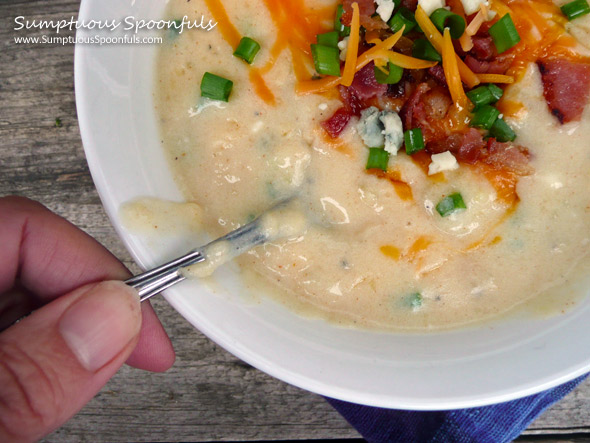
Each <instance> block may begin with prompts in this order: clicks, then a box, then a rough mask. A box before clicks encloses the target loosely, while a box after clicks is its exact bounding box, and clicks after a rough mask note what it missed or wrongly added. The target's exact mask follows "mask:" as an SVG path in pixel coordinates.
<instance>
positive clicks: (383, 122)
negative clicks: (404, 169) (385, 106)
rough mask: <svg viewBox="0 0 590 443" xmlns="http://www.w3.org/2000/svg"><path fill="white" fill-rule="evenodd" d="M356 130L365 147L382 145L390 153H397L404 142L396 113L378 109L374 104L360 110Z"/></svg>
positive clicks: (399, 119)
mask: <svg viewBox="0 0 590 443" xmlns="http://www.w3.org/2000/svg"><path fill="white" fill-rule="evenodd" d="M357 132H358V134H359V135H360V137H361V138H362V140H363V143H364V144H365V145H366V146H367V147H369V148H377V147H381V146H383V148H384V149H385V150H386V151H387V152H389V153H390V154H391V155H397V152H398V151H399V149H400V148H401V147H402V144H403V143H404V129H403V125H402V120H401V118H400V117H399V115H398V113H397V112H394V111H379V109H377V108H376V107H374V106H371V107H370V108H367V109H365V110H364V111H362V112H361V118H360V120H359V122H358V124H357Z"/></svg>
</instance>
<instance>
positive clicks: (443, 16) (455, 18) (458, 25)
mask: <svg viewBox="0 0 590 443" xmlns="http://www.w3.org/2000/svg"><path fill="white" fill-rule="evenodd" d="M430 20H431V21H432V23H434V26H436V27H437V28H438V30H439V31H440V32H444V30H445V28H449V31H450V32H451V38H454V39H457V38H460V37H461V36H462V35H463V33H464V32H465V19H464V18H463V17H461V16H460V15H457V14H454V13H452V12H451V11H449V10H448V9H445V8H438V9H436V10H434V12H433V13H432V14H430Z"/></svg>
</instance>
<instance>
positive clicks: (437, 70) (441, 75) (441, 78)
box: [428, 63, 447, 87]
mask: <svg viewBox="0 0 590 443" xmlns="http://www.w3.org/2000/svg"><path fill="white" fill-rule="evenodd" d="M428 74H430V76H431V77H432V78H433V79H434V80H435V81H436V82H437V83H438V84H439V85H441V86H445V87H446V86H447V78H446V76H445V70H444V69H443V67H442V66H441V65H440V63H439V64H438V65H434V66H433V67H432V68H428Z"/></svg>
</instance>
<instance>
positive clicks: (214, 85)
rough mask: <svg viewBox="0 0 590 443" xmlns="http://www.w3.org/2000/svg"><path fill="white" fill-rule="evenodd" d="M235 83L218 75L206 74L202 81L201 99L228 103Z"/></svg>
mask: <svg viewBox="0 0 590 443" xmlns="http://www.w3.org/2000/svg"><path fill="white" fill-rule="evenodd" d="M233 86H234V82H232V81H231V80H228V79H226V78H223V77H219V76H218V75H215V74H211V73H210V72H205V75H203V80H201V97H207V98H211V99H213V100H221V101H224V102H226V101H228V99H229V95H230V94H231V90H232V88H233Z"/></svg>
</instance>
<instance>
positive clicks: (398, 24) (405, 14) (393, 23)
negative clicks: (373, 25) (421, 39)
mask: <svg viewBox="0 0 590 443" xmlns="http://www.w3.org/2000/svg"><path fill="white" fill-rule="evenodd" d="M387 24H388V25H389V27H390V28H391V30H392V31H393V32H397V31H399V30H400V29H401V28H402V26H404V25H405V26H406V27H405V29H404V35H406V34H407V33H408V32H410V31H411V30H412V29H414V28H415V27H416V19H415V18H414V14H413V13H412V11H410V10H409V9H408V8H405V7H403V6H402V7H401V8H399V10H398V11H397V12H396V13H395V15H394V16H393V17H391V19H389V21H388V22H387Z"/></svg>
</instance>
